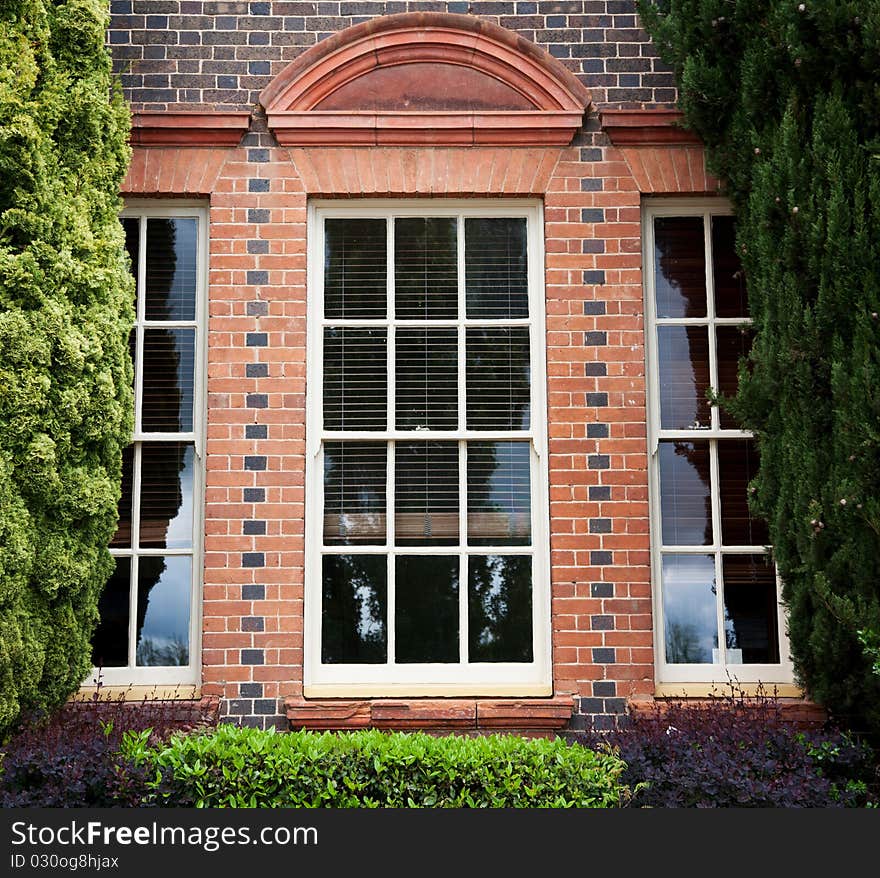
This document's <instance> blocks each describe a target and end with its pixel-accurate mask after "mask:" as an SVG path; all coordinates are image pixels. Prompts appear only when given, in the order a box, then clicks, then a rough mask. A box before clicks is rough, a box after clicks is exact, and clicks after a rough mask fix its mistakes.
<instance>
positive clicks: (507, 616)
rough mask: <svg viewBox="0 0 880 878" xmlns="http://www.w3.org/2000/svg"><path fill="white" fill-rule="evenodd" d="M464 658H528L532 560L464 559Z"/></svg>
mask: <svg viewBox="0 0 880 878" xmlns="http://www.w3.org/2000/svg"><path fill="white" fill-rule="evenodd" d="M468 660H469V661H472V662H530V661H532V559H531V557H530V556H529V555H486V556H481V555H471V556H470V557H469V558H468Z"/></svg>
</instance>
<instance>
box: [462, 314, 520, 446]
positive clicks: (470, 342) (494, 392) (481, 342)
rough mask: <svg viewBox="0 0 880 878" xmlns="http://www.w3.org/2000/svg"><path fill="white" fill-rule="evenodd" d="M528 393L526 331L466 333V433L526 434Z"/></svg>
mask: <svg viewBox="0 0 880 878" xmlns="http://www.w3.org/2000/svg"><path fill="white" fill-rule="evenodd" d="M530 390H531V376H530V363H529V331H528V329H526V328H525V327H523V328H519V327H517V328H512V329H468V331H467V426H468V429H469V430H528V429H529V423H530V415H531V411H530Z"/></svg>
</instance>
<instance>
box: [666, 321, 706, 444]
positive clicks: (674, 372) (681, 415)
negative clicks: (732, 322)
mask: <svg viewBox="0 0 880 878" xmlns="http://www.w3.org/2000/svg"><path fill="white" fill-rule="evenodd" d="M657 342H658V344H657V347H658V352H659V359H660V427H661V428H662V429H664V430H708V429H709V428H710V427H711V421H710V415H709V400H708V399H706V390H707V389H708V387H709V336H708V334H707V330H706V327H705V326H658V327H657Z"/></svg>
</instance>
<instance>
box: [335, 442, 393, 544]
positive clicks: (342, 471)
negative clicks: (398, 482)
mask: <svg viewBox="0 0 880 878" xmlns="http://www.w3.org/2000/svg"><path fill="white" fill-rule="evenodd" d="M387 469H388V448H387V446H386V445H384V444H382V445H378V444H375V443H367V442H327V443H326V444H325V445H324V543H325V545H328V546H350V545H354V544H358V543H360V544H372V545H376V544H381V543H384V542H385V514H386V513H385V491H386V487H385V486H386V470H387Z"/></svg>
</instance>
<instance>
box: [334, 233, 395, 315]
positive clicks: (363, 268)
mask: <svg viewBox="0 0 880 878" xmlns="http://www.w3.org/2000/svg"><path fill="white" fill-rule="evenodd" d="M387 251H388V240H387V226H386V224H385V220H384V219H327V220H325V222H324V316H325V317H365V318H381V317H386V316H387V314H388V305H387V300H386V287H387V283H388V255H387Z"/></svg>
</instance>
